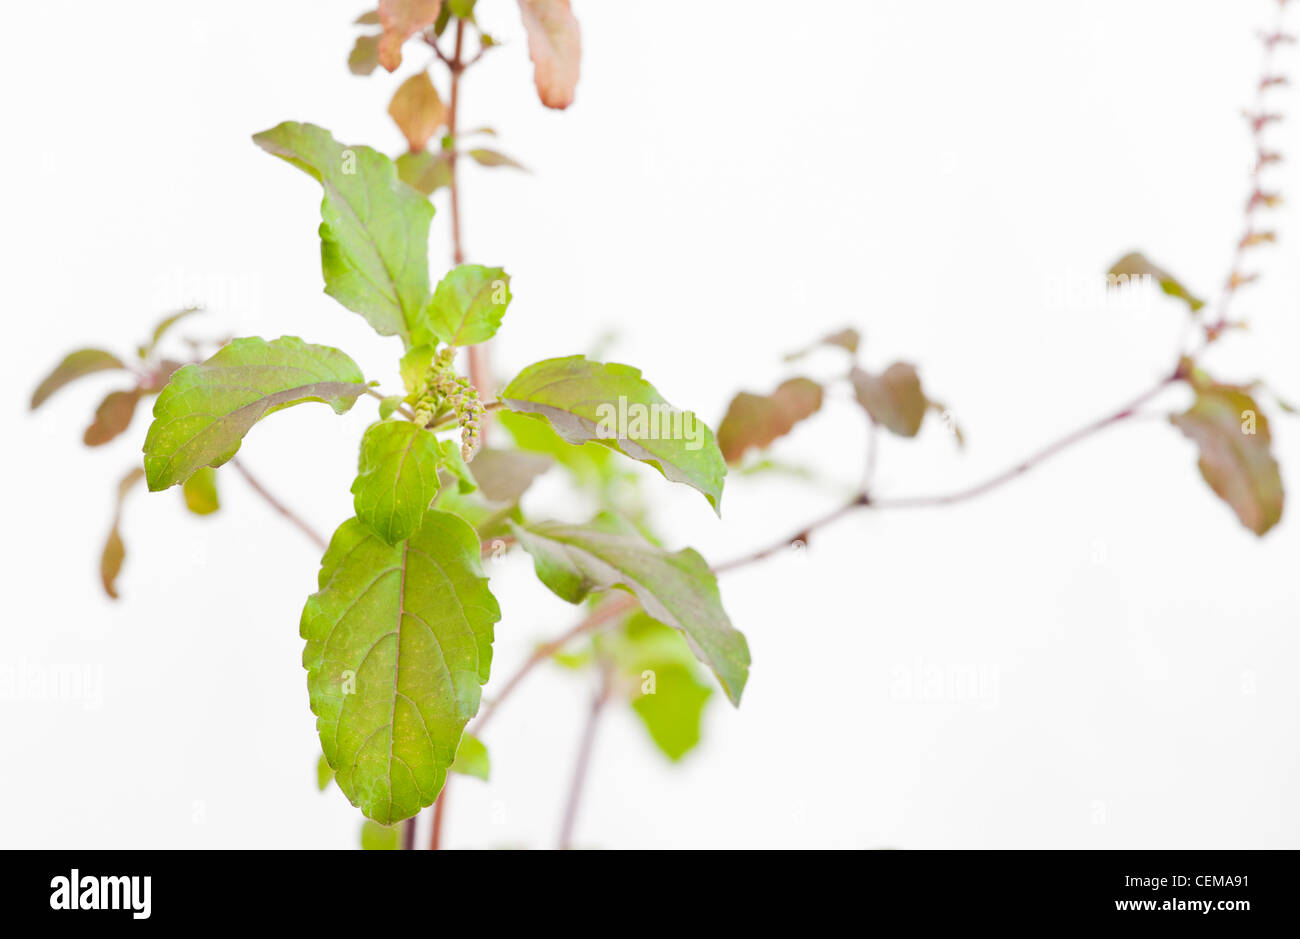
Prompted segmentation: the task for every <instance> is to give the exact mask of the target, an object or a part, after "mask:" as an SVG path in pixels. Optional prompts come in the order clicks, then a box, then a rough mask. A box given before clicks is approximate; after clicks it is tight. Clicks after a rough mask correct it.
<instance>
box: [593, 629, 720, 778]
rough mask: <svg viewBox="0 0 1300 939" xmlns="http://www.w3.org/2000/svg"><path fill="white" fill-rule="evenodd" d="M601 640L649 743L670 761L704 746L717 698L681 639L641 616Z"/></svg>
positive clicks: (680, 635)
mask: <svg viewBox="0 0 1300 939" xmlns="http://www.w3.org/2000/svg"><path fill="white" fill-rule="evenodd" d="M598 638H599V639H601V640H602V642H601V648H602V649H603V650H604V652H605V654H606V655H608V656H609V658H610V659H611V660H612V661H613V662H614V663H615V665H617V667H618V668H619V670H620V671H621V672H622V673H623V675H624V677H625V682H624V684H625V686H626V687H627V689H628V692H629V695H630V702H631V705H632V709H633V710H634V711H635V712H636V713H637V715H638V716H639V717H640V718H641V721H642V723H643V724H644V725H645V728H646V730H647V731H648V732H649V734H650V739H651V740H652V741H654V743H655V745H656V746H657V747H658V748H659V750H660V751H661V752H662V753H663V754H664V755H665V756H666V757H668V759H670V760H673V761H674V762H676V761H677V760H680V759H681V758H682V757H683V756H685V755H686V754H687V753H688V752H690V751H691V750H692V749H693V748H694V747H695V745H696V744H698V743H699V742H700V723H701V720H702V718H703V716H704V708H705V705H707V704H708V701H709V698H711V697H712V696H713V687H712V686H711V685H709V684H707V683H706V682H705V681H704V680H703V676H702V675H701V674H699V673H700V672H701V671H702V670H701V669H700V667H699V665H698V664H696V662H695V659H694V657H693V656H692V654H691V650H690V647H689V646H688V645H687V644H686V642H685V641H684V639H683V637H682V634H681V633H679V632H678V631H677V630H675V629H670V628H669V627H667V626H665V625H664V624H662V623H660V622H657V621H656V620H653V619H651V618H650V617H649V616H647V615H646V614H645V613H644V612H641V611H638V612H636V613H634V614H632V615H631V616H629V617H628V619H627V621H626V622H625V623H623V624H622V625H621V627H620V628H619V629H618V630H617V631H615V632H612V633H610V634H608V635H602V636H600V637H598Z"/></svg>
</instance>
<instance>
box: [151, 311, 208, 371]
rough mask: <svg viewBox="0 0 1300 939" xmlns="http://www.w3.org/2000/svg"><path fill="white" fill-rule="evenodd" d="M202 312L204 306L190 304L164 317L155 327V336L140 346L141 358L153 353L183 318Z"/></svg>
mask: <svg viewBox="0 0 1300 939" xmlns="http://www.w3.org/2000/svg"><path fill="white" fill-rule="evenodd" d="M202 312H203V308H202V307H197V306H189V307H186V308H185V309H183V310H177V311H176V312H175V313H173V314H171V315H170V316H166V317H164V318H163V319H162V320H161V321H160V322H159V323H158V325H157V326H155V327H154V330H153V336H151V337H150V339H149V341H148V342H147V343H145V344H144V345H143V346H141V347H140V358H142V359H147V358H148V357H149V356H151V355H153V352H154V350H155V349H157V348H158V343H160V342H162V339H163V337H164V336H166V335H167V333H168V331H169V330H170V329H171V328H172V327H173V326H175V325H176V324H177V323H179V322H180V321H181V320H183V319H185V318H186V317H189V316H193V315H194V314H195V313H202Z"/></svg>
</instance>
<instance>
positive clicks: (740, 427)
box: [718, 378, 822, 463]
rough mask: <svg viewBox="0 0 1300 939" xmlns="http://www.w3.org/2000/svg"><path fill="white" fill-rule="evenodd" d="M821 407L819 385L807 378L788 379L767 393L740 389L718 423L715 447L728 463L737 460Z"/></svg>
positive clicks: (785, 431)
mask: <svg viewBox="0 0 1300 939" xmlns="http://www.w3.org/2000/svg"><path fill="white" fill-rule="evenodd" d="M821 406H822V387H821V385H819V384H817V383H816V382H815V381H812V380H811V379H808V378H791V379H790V380H789V381H787V382H783V383H782V384H781V386H780V387H779V388H777V389H776V391H774V392H772V393H771V394H770V395H756V394H750V393H749V392H747V391H742V392H741V393H740V394H738V395H736V397H734V398H732V399H731V404H730V405H729V406H728V407H727V414H726V416H725V417H724V418H723V419H722V423H721V424H719V425H718V449H720V450H721V451H722V456H723V458H724V459H725V460H726V461H727V462H728V463H736V462H739V460H740V458H741V457H743V456H744V455H745V451H747V450H749V449H751V448H753V447H766V446H767V445H768V444H770V443H771V442H772V441H773V440H776V439H777V438H778V437H783V436H785V435H786V434H788V433H789V432H790V431H791V429H792V428H793V427H794V425H795V424H797V423H798V422H799V421H801V420H803V419H804V418H807V417H811V416H812V415H813V414H816V413H817V410H818V409H819V408H820V407H821Z"/></svg>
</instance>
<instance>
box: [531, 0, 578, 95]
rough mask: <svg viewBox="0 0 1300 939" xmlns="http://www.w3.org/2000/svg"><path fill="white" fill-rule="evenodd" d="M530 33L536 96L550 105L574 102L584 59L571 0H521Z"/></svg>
mask: <svg viewBox="0 0 1300 939" xmlns="http://www.w3.org/2000/svg"><path fill="white" fill-rule="evenodd" d="M519 13H520V15H521V16H522V17H523V21H524V29H525V30H526V31H527V33H528V55H529V57H530V58H531V59H532V60H533V80H534V82H535V83H536V85H537V96H538V97H539V98H541V100H542V104H544V105H546V106H547V107H548V108H560V109H563V108H567V107H568V106H569V105H570V104H572V103H573V95H574V91H575V89H576V88H577V86H578V72H579V67H580V63H581V59H582V37H581V34H580V32H579V29H578V20H577V18H576V17H574V15H573V11H572V10H571V9H570V8H569V0H519Z"/></svg>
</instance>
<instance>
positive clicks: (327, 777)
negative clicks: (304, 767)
mask: <svg viewBox="0 0 1300 939" xmlns="http://www.w3.org/2000/svg"><path fill="white" fill-rule="evenodd" d="M333 781H334V770H332V769H330V761H329V760H327V759H325V754H323V753H322V754H321V755H320V759H319V760H317V761H316V786H317V788H319V789H320V791H321V792H324V791H325V790H326V789H328V788H329V785H330V783H332V782H333Z"/></svg>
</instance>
